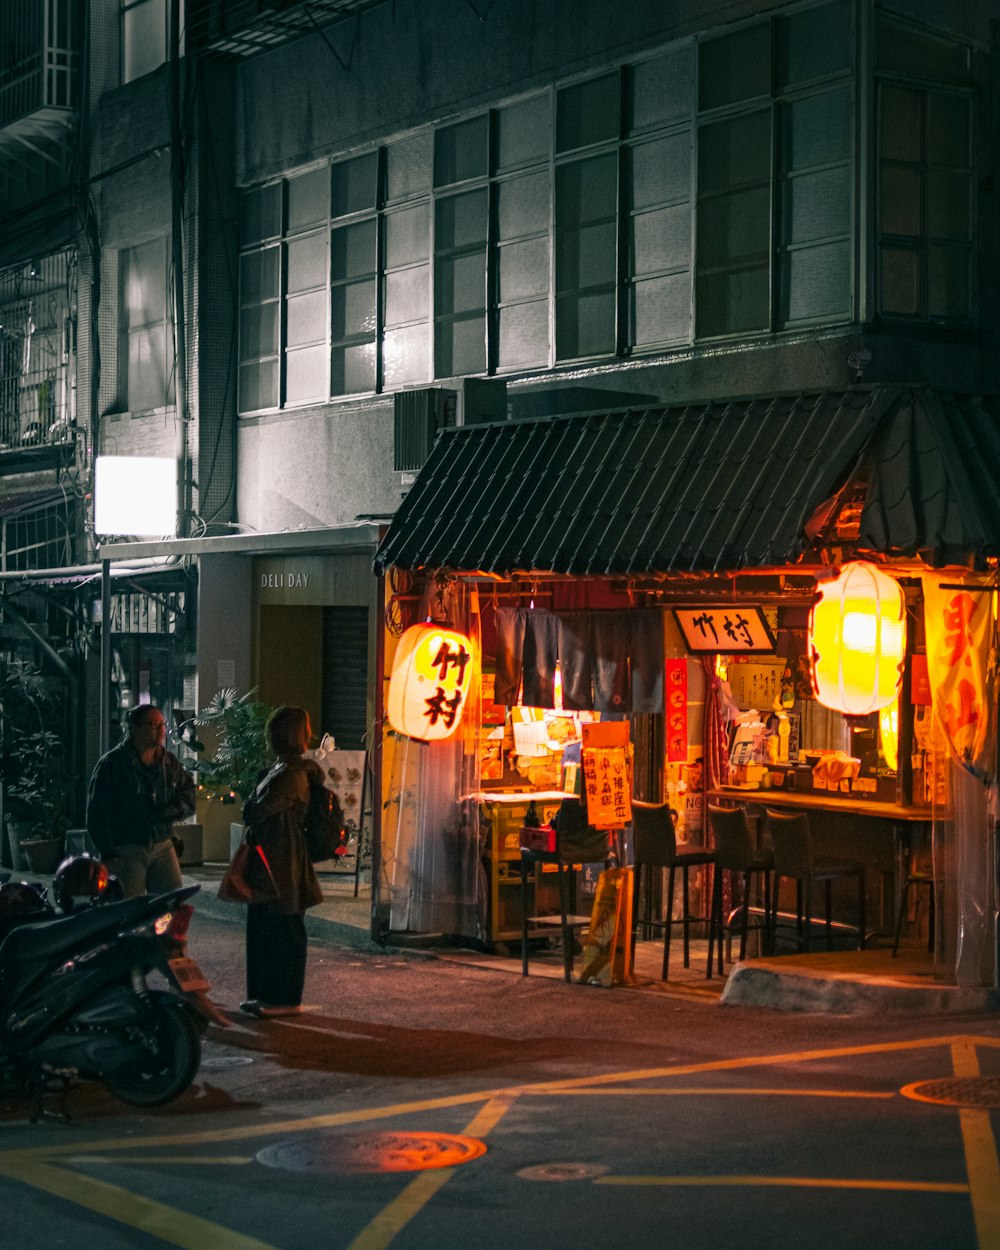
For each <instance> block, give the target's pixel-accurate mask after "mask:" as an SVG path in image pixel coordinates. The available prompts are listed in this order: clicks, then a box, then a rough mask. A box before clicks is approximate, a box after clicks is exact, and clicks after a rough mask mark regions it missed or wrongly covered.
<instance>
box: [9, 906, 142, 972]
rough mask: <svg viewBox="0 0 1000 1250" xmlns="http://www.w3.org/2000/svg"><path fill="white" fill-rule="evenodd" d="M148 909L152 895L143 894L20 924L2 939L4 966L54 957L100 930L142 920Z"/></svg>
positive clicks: (116, 928) (117, 929) (119, 928)
mask: <svg viewBox="0 0 1000 1250" xmlns="http://www.w3.org/2000/svg"><path fill="white" fill-rule="evenodd" d="M148 913H149V898H148V897H145V896H142V895H140V896H139V897H138V898H128V899H124V900H123V901H122V902H120V903H104V904H99V905H97V906H96V907H92V908H90V909H89V910H88V911H81V912H74V913H72V914H70V915H69V916H60V917H58V918H57V919H55V920H43V921H41V922H39V923H37V924H23V925H19V926H18V927H17V928H16V929H12V930H11V931H10V933H8V934H7V936H6V937H5V938H4V940H3V942H2V943H0V967H2V966H4V965H8V966H9V965H11V964H13V963H20V964H24V963H28V962H31V961H34V960H36V959H50V958H51V957H52V956H53V955H58V954H59V953H60V952H61V951H64V950H70V949H71V948H72V947H74V946H78V945H79V944H80V943H81V942H85V941H87V939H89V938H91V937H93V936H94V935H96V934H98V933H102V932H105V931H108V932H111V933H114V932H116V931H120V930H121V929H122V928H125V927H127V926H128V925H130V924H138V922H139V921H140V920H141V919H142V917H143V916H145V915H147V914H148Z"/></svg>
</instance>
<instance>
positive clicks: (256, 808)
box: [243, 758, 323, 914]
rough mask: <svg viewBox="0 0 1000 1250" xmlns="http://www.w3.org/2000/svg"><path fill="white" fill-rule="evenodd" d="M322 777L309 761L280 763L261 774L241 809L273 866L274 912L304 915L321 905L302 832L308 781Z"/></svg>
mask: <svg viewBox="0 0 1000 1250" xmlns="http://www.w3.org/2000/svg"><path fill="white" fill-rule="evenodd" d="M311 774H312V775H315V776H318V778H319V780H320V783H321V784H322V773H321V771H320V769H319V766H318V765H317V764H315V763H314V762H313V761H312V760H305V759H301V758H295V759H289V760H283V761H281V762H279V763H278V764H276V765H275V766H274V767H273V768H272V769H270V770H269V771H268V772H264V773H261V775H260V778H259V779H258V782H257V789H256V790H254V792H253V794H252V795H251V796H250V798H248V799H247V801H246V803H245V804H244V805H243V820H244V822H245V823H246V824H247V825H249V826H250V828H251V830H252V831H253V833H254V836H255V837H256V839H257V841H258V843H259V845H260V846H261V847H262V848H263V851H264V854H265V855H266V856H267V859H268V863H269V864H270V866H271V873H272V875H273V876H274V883H275V885H276V886H277V889H278V897H277V899H276V900H275V901H274V902H273V903H269V904H267V906H268V907H270V908H271V909H273V910H274V911H279V912H284V913H294V912H297V913H300V914H301V913H302V912H304V911H305V910H306V908H308V907H315V906H316V904H317V903H322V901H323V891H322V890H321V889H320V885H319V881H318V880H317V878H316V873H315V871H314V870H313V866H312V863H311V861H310V859H309V853H308V851H307V850H306V840H305V835H304V833H303V832H302V828H303V824H304V822H305V817H306V810H307V808H308V806H309V778H310V775H311Z"/></svg>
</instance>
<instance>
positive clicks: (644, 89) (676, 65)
mask: <svg viewBox="0 0 1000 1250" xmlns="http://www.w3.org/2000/svg"><path fill="white" fill-rule="evenodd" d="M692 52H693V48H692V45H690V44H687V45H683V46H681V47H679V48H675V49H674V50H673V51H671V52H668V53H667V54H666V55H665V56H658V57H655V58H654V59H652V60H649V61H640V62H639V63H638V64H637V65H633V66H632V67H631V68H630V69H629V71H628V80H627V81H628V130H629V134H633V135H634V134H638V133H639V132H641V131H643V130H650V129H653V128H656V127H660V126H664V125H668V124H670V123H672V122H677V121H682V120H684V119H685V118H687V117H689V116H690V113H691V106H692V104H693V94H694V83H693V71H694V57H693V55H692Z"/></svg>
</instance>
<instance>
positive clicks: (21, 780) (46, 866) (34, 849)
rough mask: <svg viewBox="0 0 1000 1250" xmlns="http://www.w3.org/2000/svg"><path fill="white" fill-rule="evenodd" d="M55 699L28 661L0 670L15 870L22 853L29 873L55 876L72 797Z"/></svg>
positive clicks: (1, 773) (0, 773) (1, 771)
mask: <svg viewBox="0 0 1000 1250" xmlns="http://www.w3.org/2000/svg"><path fill="white" fill-rule="evenodd" d="M57 716H58V708H57V700H56V698H55V696H54V695H53V693H52V692H51V690H50V689H49V687H48V685H47V683H46V680H45V678H44V676H43V675H42V674H41V673H40V672H39V670H38V669H37V668H35V666H34V665H33V664H30V663H29V662H28V661H26V660H18V659H7V660H5V661H4V662H3V664H2V668H0V722H2V723H0V730H2V734H3V746H2V750H0V777H2V780H3V811H4V819H5V821H6V824H7V836H8V839H9V842H10V848H11V861H12V866H14V867H19V866H20V865H19V864H18V862H17V855H18V851H20V852H21V853H22V854H23V856H24V858H26V859H27V861H28V868H29V870H30V871H31V872H37V873H50V872H54V871H55V869H56V867H57V866H58V864H59V861H60V860H61V859H62V855H63V848H64V844H65V833H66V827H67V824H68V821H67V818H66V813H65V803H66V799H67V796H68V793H69V785H68V777H67V771H66V760H65V745H64V743H63V741H62V739H61V737H60V736H59V734H57V733H56V732H55V731H54V730H53V729H52V728H51V726H52V723H53V722H54V721H55V720H56V718H57Z"/></svg>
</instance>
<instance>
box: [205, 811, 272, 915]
mask: <svg viewBox="0 0 1000 1250" xmlns="http://www.w3.org/2000/svg"><path fill="white" fill-rule="evenodd" d="M218 897H219V898H221V899H222V900H223V901H224V902H227V903H244V904H249V903H271V902H273V901H274V900H275V899H276V898H277V897H278V887H277V885H275V882H274V874H273V873H272V872H271V865H270V864H269V863H268V861H267V855H266V854H265V853H264V848H263V847H262V846H259V845H258V843H257V841H256V839H255V838H254V836H253V834H252V833H251V831H250V830H249V829H248V830H247V831H246V833H245V834H244V835H243V841H242V842H241V843H240V844H239V846H238V847H237V848H236V854H235V855H234V856H233V858H232V861H231V863H230V865H229V867H228V868H227V869H226V872H225V875H224V876H223V878H222V880H221V881H220V882H219V893H218Z"/></svg>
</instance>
